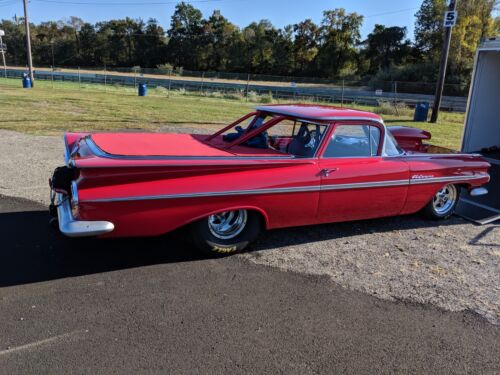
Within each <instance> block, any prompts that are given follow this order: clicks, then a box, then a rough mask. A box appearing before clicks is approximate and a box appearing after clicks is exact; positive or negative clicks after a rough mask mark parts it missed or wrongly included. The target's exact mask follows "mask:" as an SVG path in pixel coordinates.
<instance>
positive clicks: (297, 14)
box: [0, 0, 422, 38]
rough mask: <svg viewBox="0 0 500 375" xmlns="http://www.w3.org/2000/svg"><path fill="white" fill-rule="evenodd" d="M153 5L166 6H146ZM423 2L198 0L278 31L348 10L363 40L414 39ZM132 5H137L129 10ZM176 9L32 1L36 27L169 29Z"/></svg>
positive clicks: (207, 10) (12, 0)
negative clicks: (74, 24)
mask: <svg viewBox="0 0 500 375" xmlns="http://www.w3.org/2000/svg"><path fill="white" fill-rule="evenodd" d="M153 2H156V3H162V4H145V3H153ZM421 2H422V0H404V1H394V0H337V1H335V0H331V1H326V0H198V1H193V2H192V4H193V5H194V6H196V7H197V8H199V9H200V10H201V11H202V12H203V14H204V15H205V16H208V15H210V14H211V13H212V11H213V10H214V9H220V10H221V13H222V14H223V15H224V16H226V17H227V18H229V20H231V21H232V22H233V23H235V24H237V25H238V26H242V27H243V26H246V25H248V24H249V23H250V22H252V21H254V20H260V19H263V18H267V19H269V20H271V22H272V23H273V24H274V25H275V26H278V27H282V26H284V25H287V24H293V23H296V22H299V21H301V20H304V19H306V18H312V19H313V20H314V21H315V22H318V23H319V22H320V21H321V17H322V11H323V10H325V9H334V8H345V9H347V10H348V11H349V12H358V13H360V14H362V15H364V16H366V18H365V21H364V24H363V28H362V34H363V36H366V35H367V34H368V33H369V32H370V31H371V30H372V29H373V26H374V25H375V24H376V23H379V24H383V25H386V26H407V27H408V32H409V33H408V37H410V38H412V37H413V25H414V22H415V18H414V15H415V13H416V12H417V10H418V8H419V6H420V4H421ZM71 3H73V4H71ZM77 3H78V4H77ZM85 3H87V4H85ZM89 3H90V4H89ZM96 3H100V4H103V3H106V4H109V3H118V4H120V5H118V6H113V5H96ZM126 3H134V5H123V4H126ZM138 4H140V5H138ZM174 7H175V2H173V1H171V0H142V1H141V0H101V1H99V0H30V17H31V19H32V21H33V22H36V23H38V22H41V21H47V20H54V19H56V20H59V19H63V18H67V17H69V16H78V17H80V18H83V19H84V20H86V21H89V22H92V23H94V22H96V21H101V20H108V19H112V18H124V17H127V16H128V17H132V18H139V17H141V18H143V19H145V20H146V19H148V18H150V17H154V18H156V19H158V21H159V22H160V23H161V24H162V26H164V27H165V28H168V25H169V21H170V17H171V15H172V13H173V10H174ZM14 14H18V15H22V14H23V8H22V0H0V18H3V19H8V18H12V17H13V16H14Z"/></svg>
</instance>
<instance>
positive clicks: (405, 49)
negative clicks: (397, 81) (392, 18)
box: [363, 25, 411, 74]
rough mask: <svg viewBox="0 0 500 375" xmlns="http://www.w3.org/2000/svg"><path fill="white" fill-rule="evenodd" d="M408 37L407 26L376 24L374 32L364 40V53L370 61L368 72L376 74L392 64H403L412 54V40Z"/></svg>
mask: <svg viewBox="0 0 500 375" xmlns="http://www.w3.org/2000/svg"><path fill="white" fill-rule="evenodd" d="M405 37H406V27H397V26H393V27H385V26H382V25H375V28H374V29H373V32H371V33H370V34H369V35H368V38H367V39H366V40H365V41H364V42H363V44H364V45H365V46H366V49H365V50H364V55H365V57H366V58H367V59H368V61H369V68H368V73H371V74H375V73H377V72H378V71H379V70H385V69H387V68H389V67H390V66H391V65H399V64H401V63H402V62H403V61H404V60H405V59H406V58H407V57H408V56H409V54H410V44H411V42H410V41H409V40H407V39H405Z"/></svg>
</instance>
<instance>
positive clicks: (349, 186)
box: [83, 175, 485, 203]
mask: <svg viewBox="0 0 500 375" xmlns="http://www.w3.org/2000/svg"><path fill="white" fill-rule="evenodd" d="M482 178H485V176H484V175H483V176H451V177H437V178H426V179H422V180H391V181H375V182H358V183H352V184H331V185H314V186H299V187H290V188H272V189H252V190H228V191H217V192H203V193H188V194H165V195H150V196H137V197H123V198H103V199H89V200H84V201H83V202H87V203H111V202H133V201H146V200H168V199H183V198H209V197H225V196H240V195H262V194H286V193H304V192H320V191H332V190H349V189H370V188H377V187H391V186H411V185H421V184H435V183H441V182H454V181H456V182H462V181H470V180H478V179H482Z"/></svg>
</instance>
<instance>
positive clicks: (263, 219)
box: [183, 206, 269, 230]
mask: <svg viewBox="0 0 500 375" xmlns="http://www.w3.org/2000/svg"><path fill="white" fill-rule="evenodd" d="M236 210H247V211H249V212H254V213H256V214H257V217H258V218H259V221H260V225H261V227H262V229H263V230H265V229H267V228H268V227H269V217H268V216H267V213H266V212H265V211H264V210H263V209H261V208H258V207H252V206H235V207H226V208H222V209H220V210H215V211H211V212H208V213H205V214H203V215H200V216H198V217H197V218H195V219H193V220H190V221H189V222H188V223H186V224H184V225H190V224H193V223H196V222H197V221H200V220H203V219H206V218H207V217H209V216H210V215H215V214H217V213H221V212H225V211H236ZM184 225H183V226H184Z"/></svg>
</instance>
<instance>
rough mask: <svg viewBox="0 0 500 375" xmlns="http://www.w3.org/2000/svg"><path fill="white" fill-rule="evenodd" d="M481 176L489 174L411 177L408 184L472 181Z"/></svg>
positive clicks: (481, 177)
mask: <svg viewBox="0 0 500 375" xmlns="http://www.w3.org/2000/svg"><path fill="white" fill-rule="evenodd" d="M483 178H488V179H489V175H487V174H485V175H475V176H449V177H430V178H422V179H411V180H410V185H422V184H437V183H440V182H462V181H473V180H481V179H483Z"/></svg>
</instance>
